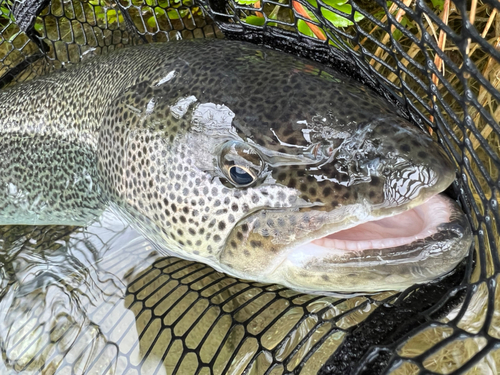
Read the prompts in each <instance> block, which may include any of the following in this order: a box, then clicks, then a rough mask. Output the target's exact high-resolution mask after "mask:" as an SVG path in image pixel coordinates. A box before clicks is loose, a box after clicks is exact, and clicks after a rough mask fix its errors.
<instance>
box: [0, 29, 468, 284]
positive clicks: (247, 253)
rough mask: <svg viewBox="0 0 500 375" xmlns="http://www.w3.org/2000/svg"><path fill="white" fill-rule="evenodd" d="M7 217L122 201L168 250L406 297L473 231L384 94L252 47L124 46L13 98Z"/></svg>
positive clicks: (0, 181)
mask: <svg viewBox="0 0 500 375" xmlns="http://www.w3.org/2000/svg"><path fill="white" fill-rule="evenodd" d="M0 147H1V148H0V185H1V186H2V189H1V193H0V224H2V225H7V224H8V225H13V224H17V225H52V224H54V225H78V226H86V225H89V224H90V223H92V222H94V221H95V220H98V219H99V215H100V213H101V212H102V211H103V210H104V209H105V208H106V207H114V209H116V210H117V211H119V212H120V213H121V214H122V215H124V217H127V218H128V220H130V222H131V223H133V225H134V226H135V227H136V228H138V230H140V231H141V233H143V235H144V236H145V237H147V238H148V239H150V240H151V241H152V242H153V243H155V244H156V246H158V248H159V249H160V250H161V251H164V252H165V253H168V254H173V255H176V256H180V257H183V258H186V259H190V260H195V261H199V262H202V263H205V264H208V265H210V266H211V267H213V268H215V269H216V270H219V271H222V272H225V273H227V274H229V275H232V276H235V277H238V278H242V279H248V280H254V281H258V282H264V283H277V284H282V285H285V286H287V287H289V288H292V289H295V290H299V291H305V292H312V293H329V292H340V293H350V292H365V293H370V292H377V291H382V290H403V289H405V288H407V287H409V286H411V285H414V284H419V283H425V282H429V281H431V280H434V279H436V278H439V277H441V276H443V275H444V274H446V273H448V272H450V271H451V270H453V269H454V268H455V267H456V266H457V264H458V263H459V262H460V261H461V260H462V259H463V258H464V257H465V256H466V255H467V254H468V253H469V250H470V247H471V243H472V233H471V229H470V226H469V224H468V221H467V217H466V215H465V214H464V213H463V212H462V211H461V209H460V208H459V206H458V205H457V203H456V202H455V201H454V200H452V199H451V198H449V197H447V196H446V195H444V194H441V193H442V192H443V191H444V190H445V189H446V188H447V187H448V186H449V185H450V184H451V183H452V182H453V181H454V179H455V166H454V165H453V163H452V162H451V161H450V160H449V158H448V157H447V156H446V154H445V152H444V151H443V149H442V147H441V146H440V145H439V144H438V143H437V142H436V141H434V140H433V139H432V137H431V136H429V135H428V134H426V133H425V132H423V131H422V130H421V129H420V128H419V127H417V126H415V125H414V124H412V123H410V122H409V121H407V120H406V119H405V118H404V117H403V116H402V114H401V113H400V112H399V110H398V109H397V108H396V107H395V106H393V105H392V104H390V103H388V102H387V101H386V100H385V99H383V98H382V97H380V96H379V95H378V94H376V93H375V92H373V91H372V90H371V89H370V88H368V87H366V86H364V85H362V84H360V83H359V82H357V81H356V80H354V79H353V78H350V77H347V76H345V75H343V74H341V73H339V72H337V71H335V70H333V69H331V68H328V67H325V66H323V65H321V64H318V63H315V62H312V61H309V60H305V59H302V58H299V57H296V56H292V55H289V54H286V53H283V52H279V51H275V50H271V49H268V48H265V47H260V46H256V45H253V44H249V43H245V42H238V41H228V40H217V39H213V40H185V41H175V42H169V43H163V44H148V45H142V46H135V47H130V48H125V49H121V50H119V51H115V52H112V53H110V54H108V55H105V56H100V57H96V58H93V59H89V60H88V61H85V62H83V63H80V64H76V65H75V66H71V67H68V68H65V69H63V70H61V71H58V72H55V73H53V74H50V75H47V76H42V77H39V78H35V79H33V80H31V81H29V82H25V83H22V84H19V85H16V86H13V87H10V88H7V89H4V90H2V91H0Z"/></svg>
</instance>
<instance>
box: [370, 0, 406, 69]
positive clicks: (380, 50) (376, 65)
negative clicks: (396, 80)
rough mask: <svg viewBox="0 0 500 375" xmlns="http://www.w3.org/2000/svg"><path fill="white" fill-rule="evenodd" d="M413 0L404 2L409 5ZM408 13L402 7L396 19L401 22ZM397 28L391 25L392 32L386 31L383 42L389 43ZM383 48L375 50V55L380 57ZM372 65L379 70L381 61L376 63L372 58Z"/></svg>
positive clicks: (404, 0)
mask: <svg viewBox="0 0 500 375" xmlns="http://www.w3.org/2000/svg"><path fill="white" fill-rule="evenodd" d="M411 2H412V0H403V3H404V4H405V5H406V6H407V7H409V6H410V4H411ZM405 14H406V12H405V11H404V9H402V8H400V9H399V10H398V12H397V13H396V21H397V22H398V23H399V22H401V19H402V18H403V17H404V15H405ZM395 29H396V26H394V25H392V26H391V33H390V34H388V33H386V34H385V35H384V37H383V38H382V40H381V42H382V44H387V42H388V41H389V39H390V37H391V34H392V33H393V32H394V30H395ZM383 51H384V50H383V48H382V47H378V48H377V49H376V50H375V53H374V56H376V57H380V55H381V54H382V52H383ZM370 65H373V67H374V68H375V69H376V70H379V69H380V66H381V64H380V63H376V64H375V59H373V58H372V59H371V60H370Z"/></svg>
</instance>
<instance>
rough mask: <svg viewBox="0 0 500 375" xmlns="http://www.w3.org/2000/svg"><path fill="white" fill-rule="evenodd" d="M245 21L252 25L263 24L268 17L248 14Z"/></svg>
mask: <svg viewBox="0 0 500 375" xmlns="http://www.w3.org/2000/svg"><path fill="white" fill-rule="evenodd" d="M245 22H246V23H248V24H250V25H255V26H263V25H264V24H265V23H266V19H265V18H264V17H257V16H248V17H247V18H245Z"/></svg>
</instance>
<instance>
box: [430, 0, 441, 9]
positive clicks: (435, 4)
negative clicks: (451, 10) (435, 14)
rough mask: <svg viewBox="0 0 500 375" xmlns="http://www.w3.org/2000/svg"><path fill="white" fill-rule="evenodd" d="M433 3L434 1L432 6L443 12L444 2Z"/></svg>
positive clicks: (439, 0)
mask: <svg viewBox="0 0 500 375" xmlns="http://www.w3.org/2000/svg"><path fill="white" fill-rule="evenodd" d="M431 1H432V5H433V6H434V8H437V9H439V10H443V7H444V0H431Z"/></svg>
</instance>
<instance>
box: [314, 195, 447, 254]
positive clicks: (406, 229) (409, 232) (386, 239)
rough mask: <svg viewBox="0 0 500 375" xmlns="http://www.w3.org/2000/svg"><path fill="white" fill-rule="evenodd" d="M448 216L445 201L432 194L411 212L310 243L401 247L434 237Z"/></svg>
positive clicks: (347, 247) (341, 246)
mask: <svg viewBox="0 0 500 375" xmlns="http://www.w3.org/2000/svg"><path fill="white" fill-rule="evenodd" d="M450 215H451V210H450V206H449V204H448V203H447V202H446V200H445V198H443V197H442V196H441V195H435V196H434V197H432V198H431V199H429V200H428V201H427V202H425V203H423V204H421V205H419V206H417V207H415V208H413V209H411V210H408V211H405V212H403V213H400V214H398V215H394V216H390V217H385V218H383V219H380V220H375V221H370V222H366V223H363V224H360V225H357V226H355V227H353V228H349V229H346V230H342V231H339V232H336V233H332V234H329V235H327V236H325V237H322V238H318V239H316V240H313V241H312V242H311V243H312V244H314V245H317V246H320V247H323V248H326V249H336V250H347V251H363V250H368V249H386V248H393V247H398V246H404V245H408V244H410V243H412V242H415V241H418V240H421V239H424V238H427V237H429V236H432V235H433V234H435V233H436V232H437V227H438V226H439V225H440V224H442V223H447V222H449V221H450Z"/></svg>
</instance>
